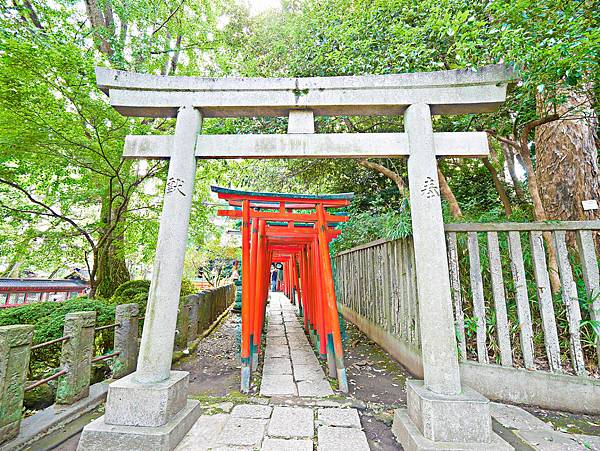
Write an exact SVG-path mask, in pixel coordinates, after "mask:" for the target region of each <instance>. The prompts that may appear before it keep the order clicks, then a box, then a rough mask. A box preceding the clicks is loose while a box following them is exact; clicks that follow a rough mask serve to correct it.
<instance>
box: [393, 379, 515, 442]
mask: <svg viewBox="0 0 600 451" xmlns="http://www.w3.org/2000/svg"><path fill="white" fill-rule="evenodd" d="M406 395H407V405H408V408H407V409H398V410H396V412H395V415H394V424H393V427H392V431H393V432H394V435H395V436H396V438H397V440H398V441H399V442H400V443H401V444H402V446H403V447H404V449H406V450H407V451H413V450H423V451H424V450H437V449H444V450H467V449H469V450H512V449H513V448H512V446H510V445H509V444H508V443H506V442H505V441H504V440H502V439H501V438H500V437H499V436H497V435H496V434H495V433H494V432H493V430H492V417H491V414H490V403H489V401H488V400H487V399H486V398H485V397H484V396H482V395H480V394H479V393H477V392H476V391H474V390H471V389H470V388H468V387H464V386H463V393H461V394H460V395H453V396H447V395H440V394H437V393H434V392H432V391H430V390H428V389H426V388H425V386H424V385H423V381H407V382H406Z"/></svg>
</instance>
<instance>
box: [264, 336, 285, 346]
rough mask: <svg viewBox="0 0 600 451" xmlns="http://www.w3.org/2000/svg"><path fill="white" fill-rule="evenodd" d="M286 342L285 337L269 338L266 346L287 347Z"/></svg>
mask: <svg viewBox="0 0 600 451" xmlns="http://www.w3.org/2000/svg"><path fill="white" fill-rule="evenodd" d="M287 345H288V341H287V338H285V337H271V338H267V346H287Z"/></svg>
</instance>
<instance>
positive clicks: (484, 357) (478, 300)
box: [467, 232, 489, 363]
mask: <svg viewBox="0 0 600 451" xmlns="http://www.w3.org/2000/svg"><path fill="white" fill-rule="evenodd" d="M467 235H468V247H469V276H470V279H471V291H472V294H473V313H474V314H475V316H476V317H477V359H478V360H479V363H489V358H488V353H487V346H486V336H487V334H486V327H487V326H486V321H485V301H484V298H483V280H482V279H481V261H480V258H479V242H478V240H477V232H468V234H467Z"/></svg>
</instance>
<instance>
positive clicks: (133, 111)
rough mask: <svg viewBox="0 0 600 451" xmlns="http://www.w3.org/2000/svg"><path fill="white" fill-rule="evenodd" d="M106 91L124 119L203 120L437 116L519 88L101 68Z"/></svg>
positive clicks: (505, 74)
mask: <svg viewBox="0 0 600 451" xmlns="http://www.w3.org/2000/svg"><path fill="white" fill-rule="evenodd" d="M96 78H97V83H98V86H99V87H100V89H102V90H103V91H104V92H106V93H107V94H109V97H110V103H111V105H112V106H113V107H114V108H116V109H117V110H118V111H119V112H121V113H122V114H124V115H126V116H146V117H175V116H176V114H177V109H178V108H179V107H181V106H184V105H191V106H194V107H196V108H199V109H201V110H202V114H203V115H204V117H253V116H287V115H288V114H289V111H290V110H294V109H303V108H305V109H311V110H312V111H313V112H314V114H315V115H317V116H319V115H321V116H339V115H360V116H378V115H401V114H403V113H404V110H405V109H406V108H407V107H408V106H409V105H412V104H415V103H426V104H428V105H430V106H431V111H432V114H468V113H484V112H490V111H494V110H496V109H497V108H498V106H499V105H501V104H502V103H503V102H504V100H505V98H506V89H507V86H508V84H510V83H512V82H514V81H515V79H516V76H515V73H514V72H513V71H512V69H511V68H510V67H509V66H505V65H492V66H485V67H482V68H480V69H479V70H477V71H473V70H451V71H437V72H420V73H408V74H390V75H367V76H349V77H311V78H274V79H269V78H234V77H225V78H206V77H173V76H160V75H147V74H137V73H132V72H123V71H115V70H109V69H104V68H96Z"/></svg>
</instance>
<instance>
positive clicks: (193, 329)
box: [188, 294, 198, 342]
mask: <svg viewBox="0 0 600 451" xmlns="http://www.w3.org/2000/svg"><path fill="white" fill-rule="evenodd" d="M189 300H190V318H189V326H188V341H189V342H192V341H194V340H195V339H196V338H198V295H196V294H194V295H191V296H190V297H189Z"/></svg>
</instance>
